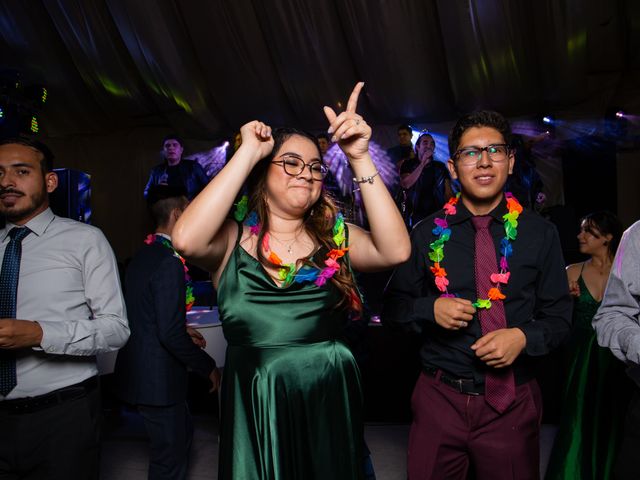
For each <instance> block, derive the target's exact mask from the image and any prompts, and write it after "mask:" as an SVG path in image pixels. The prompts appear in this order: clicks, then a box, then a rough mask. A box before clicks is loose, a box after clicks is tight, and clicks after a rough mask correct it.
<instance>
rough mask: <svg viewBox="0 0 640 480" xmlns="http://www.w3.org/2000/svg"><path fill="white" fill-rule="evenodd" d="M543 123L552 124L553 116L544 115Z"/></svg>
mask: <svg viewBox="0 0 640 480" xmlns="http://www.w3.org/2000/svg"><path fill="white" fill-rule="evenodd" d="M542 123H546V124H551V123H553V118H551V117H549V116H544V117H542Z"/></svg>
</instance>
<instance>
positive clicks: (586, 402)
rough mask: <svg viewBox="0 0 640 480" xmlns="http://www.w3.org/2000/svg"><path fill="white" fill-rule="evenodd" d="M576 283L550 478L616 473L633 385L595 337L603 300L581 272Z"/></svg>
mask: <svg viewBox="0 0 640 480" xmlns="http://www.w3.org/2000/svg"><path fill="white" fill-rule="evenodd" d="M578 284H579V285H580V296H579V297H578V298H577V299H576V302H575V303H574V312H573V331H572V333H571V339H570V341H569V343H568V345H567V365H568V369H567V370H566V371H567V378H566V382H567V383H566V387H565V391H564V398H563V407H562V416H561V419H560V426H559V430H558V434H557V435H556V440H555V443H554V446H553V450H552V453H551V458H550V460H549V466H548V468H547V473H546V475H545V479H546V480H569V479H571V480H607V479H609V478H612V469H613V465H614V463H615V460H616V455H617V452H618V447H619V445H620V441H621V439H622V426H623V421H624V417H625V412H626V409H627V405H628V403H629V399H630V396H631V391H632V390H631V388H632V385H631V381H630V380H629V379H628V378H627V376H626V374H625V373H624V364H623V363H622V362H620V361H619V360H617V359H616V358H615V357H614V356H613V354H612V353H611V352H610V351H609V349H607V348H602V347H600V346H599V345H598V342H597V340H596V335H595V331H594V330H593V327H592V326H591V320H592V319H593V316H594V315H595V314H596V311H597V310H598V307H599V306H600V302H597V301H596V300H595V299H594V298H593V297H592V296H591V293H589V290H588V289H587V286H586V284H585V283H584V280H583V279H582V274H581V275H580V278H579V279H578Z"/></svg>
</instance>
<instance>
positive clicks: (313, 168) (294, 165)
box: [271, 157, 329, 180]
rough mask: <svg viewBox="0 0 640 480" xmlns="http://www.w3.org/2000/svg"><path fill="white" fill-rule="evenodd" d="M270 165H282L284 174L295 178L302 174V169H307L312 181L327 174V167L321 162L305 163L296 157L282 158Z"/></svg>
mask: <svg viewBox="0 0 640 480" xmlns="http://www.w3.org/2000/svg"><path fill="white" fill-rule="evenodd" d="M271 163H275V164H277V165H282V168H284V173H286V174H287V175H291V176H292V177H297V176H298V175H300V174H302V172H304V167H309V172H311V178H312V179H314V180H322V179H324V177H326V176H327V173H329V167H327V166H326V165H325V164H324V163H322V162H311V163H305V162H304V160H302V159H301V158H298V157H282V159H281V160H274V161H272V162H271Z"/></svg>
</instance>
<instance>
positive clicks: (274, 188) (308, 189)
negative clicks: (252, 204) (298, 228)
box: [265, 135, 322, 218]
mask: <svg viewBox="0 0 640 480" xmlns="http://www.w3.org/2000/svg"><path fill="white" fill-rule="evenodd" d="M286 157H297V158H300V159H302V160H303V161H304V162H305V163H306V164H311V163H313V162H320V161H321V160H320V152H319V150H318V148H317V147H316V145H315V144H314V143H313V142H312V141H311V140H309V139H308V138H305V137H301V136H300V135H292V136H291V137H289V138H288V139H287V140H285V141H284V142H283V143H282V146H281V147H280V149H279V150H278V151H277V152H276V153H275V154H274V155H273V161H274V162H278V161H281V160H282V159H283V158H286ZM265 187H266V188H265V192H266V200H267V204H268V206H269V210H271V211H272V212H278V213H279V214H280V215H283V216H286V217H293V218H295V217H301V216H303V215H304V214H305V213H306V212H307V210H309V209H310V208H311V207H312V206H313V205H314V204H315V203H316V202H317V201H318V198H320V194H321V192H322V181H321V180H314V179H313V178H312V177H311V172H310V171H309V167H308V166H305V167H304V170H303V171H302V173H300V174H299V175H297V176H292V175H289V174H287V173H286V172H285V170H284V168H283V166H282V164H278V163H271V164H270V165H269V169H268V172H267V181H266V185H265Z"/></svg>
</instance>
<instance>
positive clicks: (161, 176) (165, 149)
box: [144, 135, 209, 200]
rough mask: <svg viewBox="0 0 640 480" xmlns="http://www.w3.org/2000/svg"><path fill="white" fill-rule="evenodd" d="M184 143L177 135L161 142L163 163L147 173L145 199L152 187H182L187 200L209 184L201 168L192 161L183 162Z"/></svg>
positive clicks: (169, 136) (191, 198)
mask: <svg viewBox="0 0 640 480" xmlns="http://www.w3.org/2000/svg"><path fill="white" fill-rule="evenodd" d="M183 152H184V143H183V142H182V139H181V138H180V137H179V136H177V135H168V136H166V137H165V138H164V140H163V141H162V156H163V157H164V162H162V163H161V164H159V165H156V166H155V167H153V168H152V169H151V172H150V173H149V180H148V181H147V185H146V186H145V187H144V196H145V198H146V197H147V196H148V194H149V189H150V188H151V187H152V186H153V185H169V186H170V187H182V188H184V189H185V190H186V193H187V198H188V199H189V200H193V199H194V197H195V196H196V195H197V194H198V193H200V191H201V190H202V189H203V188H204V187H205V186H206V185H207V183H209V177H207V174H206V172H205V171H204V168H202V166H201V165H200V164H199V163H198V162H196V161H193V160H186V159H185V160H183V159H182V153H183Z"/></svg>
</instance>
